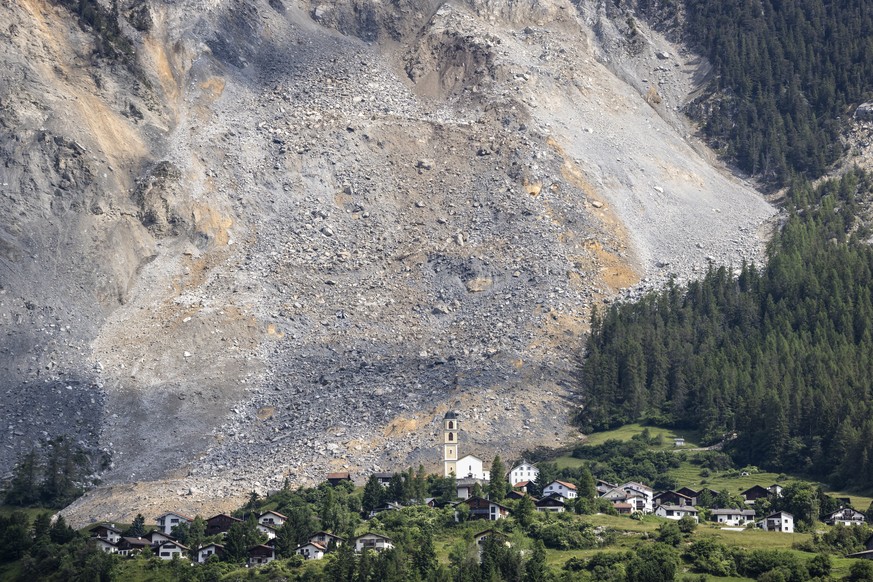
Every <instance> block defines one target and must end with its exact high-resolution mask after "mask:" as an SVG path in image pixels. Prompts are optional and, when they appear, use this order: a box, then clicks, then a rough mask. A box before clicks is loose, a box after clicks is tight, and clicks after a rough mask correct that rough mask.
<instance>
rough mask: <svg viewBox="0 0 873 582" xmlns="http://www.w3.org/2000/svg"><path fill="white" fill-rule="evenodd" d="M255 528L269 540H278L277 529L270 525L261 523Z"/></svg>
mask: <svg viewBox="0 0 873 582" xmlns="http://www.w3.org/2000/svg"><path fill="white" fill-rule="evenodd" d="M255 527H256V528H258V531H259V532H261V533H262V534H264V535H265V536H267V539H268V540H272V539H275V538H276V528H275V527H272V526H269V525H264V524H263V523H259V524H258V525H256V526H255Z"/></svg>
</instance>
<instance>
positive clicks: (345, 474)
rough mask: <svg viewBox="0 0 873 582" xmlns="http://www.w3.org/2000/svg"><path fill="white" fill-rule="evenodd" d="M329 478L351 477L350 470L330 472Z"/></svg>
mask: <svg viewBox="0 0 873 582" xmlns="http://www.w3.org/2000/svg"><path fill="white" fill-rule="evenodd" d="M327 478H328V479H351V475H349V472H348V471H340V472H339V473H328V474H327Z"/></svg>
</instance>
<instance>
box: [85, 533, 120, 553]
mask: <svg viewBox="0 0 873 582" xmlns="http://www.w3.org/2000/svg"><path fill="white" fill-rule="evenodd" d="M91 539H92V540H94V545H95V546H97V549H98V550H100V551H101V552H103V553H105V554H117V553H118V544H116V543H115V542H111V541H109V540H107V539H106V538H101V537H98V536H94V537H92V538H91Z"/></svg>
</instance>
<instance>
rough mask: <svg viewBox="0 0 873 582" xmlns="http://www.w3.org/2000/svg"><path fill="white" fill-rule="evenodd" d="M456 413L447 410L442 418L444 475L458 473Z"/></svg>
mask: <svg viewBox="0 0 873 582" xmlns="http://www.w3.org/2000/svg"><path fill="white" fill-rule="evenodd" d="M458 440H460V439H459V438H458V413H457V412H454V411H452V410H450V411H448V412H447V413H446V415H445V417H444V418H443V466H444V467H445V472H444V474H443V475H444V476H445V477H449V476H456V475H457V474H458V470H457V463H458Z"/></svg>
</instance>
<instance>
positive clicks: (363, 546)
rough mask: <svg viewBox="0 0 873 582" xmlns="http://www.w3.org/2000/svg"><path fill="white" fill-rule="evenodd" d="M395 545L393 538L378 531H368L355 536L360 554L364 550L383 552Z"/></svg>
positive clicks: (356, 547) (356, 546) (356, 548)
mask: <svg viewBox="0 0 873 582" xmlns="http://www.w3.org/2000/svg"><path fill="white" fill-rule="evenodd" d="M393 547H394V542H393V541H392V540H391V538H389V537H388V536H383V535H379V534H377V533H372V532H367V533H365V534H364V535H362V536H358V537H356V538H355V551H356V552H357V553H359V554H360V553H361V552H363V551H364V550H372V551H374V552H381V551H383V550H390V549H391V548H393Z"/></svg>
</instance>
